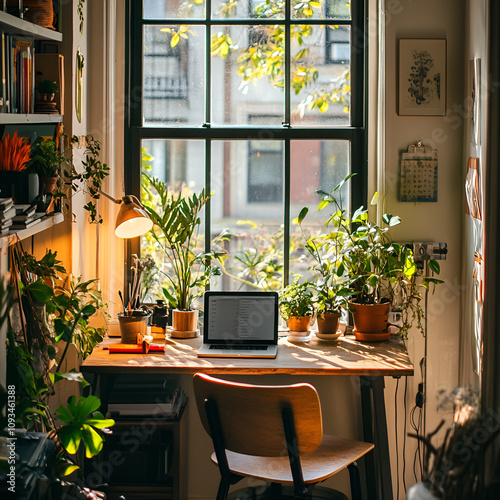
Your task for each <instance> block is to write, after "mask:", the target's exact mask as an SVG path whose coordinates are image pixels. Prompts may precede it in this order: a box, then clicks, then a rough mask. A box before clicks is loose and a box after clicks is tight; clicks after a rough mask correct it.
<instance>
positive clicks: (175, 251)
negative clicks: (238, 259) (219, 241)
mask: <svg viewBox="0 0 500 500" xmlns="http://www.w3.org/2000/svg"><path fill="white" fill-rule="evenodd" d="M146 178H147V180H148V183H149V185H150V186H151V187H150V189H153V190H154V191H155V192H156V195H155V196H153V199H154V200H155V203H156V204H157V206H158V207H159V208H155V207H153V206H151V205H149V204H148V202H147V201H145V204H144V208H145V209H146V211H147V212H148V214H149V217H150V218H151V220H152V221H153V224H154V227H153V229H152V230H151V234H152V236H153V238H154V240H155V242H156V243H157V245H158V246H159V247H160V248H161V249H162V250H163V252H164V254H165V256H166V258H167V259H168V262H169V263H170V266H171V269H172V272H173V276H170V275H169V274H168V273H165V274H166V276H167V278H168V280H169V282H170V284H171V290H168V289H167V288H164V289H163V292H164V295H165V298H166V299H167V301H168V302H169V304H170V305H171V307H173V308H177V309H180V310H183V311H189V310H191V309H192V305H193V300H194V299H195V298H197V297H200V296H201V295H202V293H203V291H204V288H205V286H206V285H208V283H209V281H210V277H211V276H214V275H219V274H220V270H219V269H218V268H217V267H214V266H212V265H211V261H212V259H213V258H217V259H220V260H221V259H222V258H223V254H222V253H217V252H197V253H194V252H193V245H192V244H193V243H194V242H195V240H196V236H197V234H198V230H199V226H200V224H201V218H200V213H201V211H202V209H203V207H204V206H205V204H206V203H207V202H208V200H209V198H210V195H207V194H206V193H205V190H202V191H201V193H200V194H199V195H197V194H196V193H191V194H188V193H186V192H183V191H182V190H180V191H179V192H178V193H174V192H173V191H172V190H171V189H169V187H168V186H167V185H166V184H165V183H164V182H162V181H160V180H158V179H156V178H151V177H149V176H146Z"/></svg>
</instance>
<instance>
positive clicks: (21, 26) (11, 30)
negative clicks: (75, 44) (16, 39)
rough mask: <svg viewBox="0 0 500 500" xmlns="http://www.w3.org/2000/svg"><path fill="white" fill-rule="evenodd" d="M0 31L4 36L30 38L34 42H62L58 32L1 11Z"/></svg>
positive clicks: (60, 34)
mask: <svg viewBox="0 0 500 500" xmlns="http://www.w3.org/2000/svg"><path fill="white" fill-rule="evenodd" d="M0 29H2V30H3V32H4V33H6V34H13V35H22V36H32V37H33V38H35V40H50V41H52V42H62V39H63V36H62V33H59V32H58V31H54V30H49V29H47V28H42V27H41V26H38V25H37V24H33V23H30V22H29V21H25V20H24V19H20V18H19V17H15V16H13V15H11V14H7V12H2V11H0Z"/></svg>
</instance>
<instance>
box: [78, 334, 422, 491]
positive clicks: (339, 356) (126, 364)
mask: <svg viewBox="0 0 500 500" xmlns="http://www.w3.org/2000/svg"><path fill="white" fill-rule="evenodd" d="M106 342H113V340H109V341H106ZM201 342H202V339H201V338H195V339H175V340H174V339H168V340H167V341H166V344H165V353H151V354H144V355H142V354H110V353H109V351H107V350H103V349H102V347H101V346H99V347H97V348H96V349H94V352H93V353H92V355H91V356H89V357H88V358H87V359H86V360H85V361H84V362H83V364H82V366H81V371H82V372H84V373H94V374H97V375H99V374H102V375H106V374H107V375H114V374H120V373H139V372H140V373H144V374H146V373H165V374H169V373H170V374H173V373H177V374H189V373H196V372H203V373H211V374H227V375H229V374H234V375H270V374H289V375H342V376H345V375H355V376H359V377H360V385H361V403H362V413H363V432H364V439H365V441H368V442H373V443H375V459H376V461H377V463H378V467H377V468H375V463H374V457H373V454H369V455H367V457H366V470H367V478H366V481H367V489H368V498H370V499H371V500H372V499H376V498H379V497H380V498H382V499H383V500H392V498H393V496H392V479H391V470H390V460H389V446H388V437H387V423H386V415H385V403H384V376H387V377H389V376H390V377H401V376H407V375H410V376H411V375H413V365H412V363H411V361H410V359H409V356H408V353H407V351H406V347H405V345H404V342H403V341H402V340H401V339H400V338H399V337H398V336H396V335H391V337H390V338H389V340H387V341H384V342H376V343H371V344H368V343H361V342H357V341H356V340H355V339H354V337H352V336H345V337H341V338H340V339H339V340H336V341H331V342H324V341H322V340H318V339H317V338H316V337H314V335H313V336H312V338H311V340H310V342H309V343H307V344H304V343H300V344H298V343H297V344H292V343H290V342H288V341H287V340H286V338H280V340H279V347H278V356H277V357H276V359H250V358H198V357H197V352H198V348H199V347H200V345H201ZM372 395H373V398H372ZM381 464H383V465H381ZM376 470H377V471H378V478H377V477H376V475H375V471H376Z"/></svg>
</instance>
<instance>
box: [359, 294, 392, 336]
mask: <svg viewBox="0 0 500 500" xmlns="http://www.w3.org/2000/svg"><path fill="white" fill-rule="evenodd" d="M350 305H351V308H352V319H353V322H354V336H355V337H356V338H357V339H358V340H369V341H371V340H375V341H376V340H385V339H387V338H389V335H390V334H389V332H387V326H388V322H389V311H390V308H391V305H390V304H389V303H388V302H387V303H385V302H384V303H382V304H357V303H356V302H354V301H353V300H351V301H350Z"/></svg>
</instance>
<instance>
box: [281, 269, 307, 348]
mask: <svg viewBox="0 0 500 500" xmlns="http://www.w3.org/2000/svg"><path fill="white" fill-rule="evenodd" d="M300 278H301V276H299V275H296V276H295V279H294V280H293V283H290V284H289V285H288V286H286V287H285V288H284V289H283V290H282V292H281V293H280V299H279V310H280V314H281V317H282V318H283V319H284V320H285V321H286V322H287V324H288V330H289V338H293V337H296V336H297V335H298V336H299V337H301V338H306V337H309V332H310V328H311V321H312V318H313V315H314V306H313V294H312V291H311V284H310V283H308V282H307V281H306V282H304V283H299V280H300Z"/></svg>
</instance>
